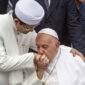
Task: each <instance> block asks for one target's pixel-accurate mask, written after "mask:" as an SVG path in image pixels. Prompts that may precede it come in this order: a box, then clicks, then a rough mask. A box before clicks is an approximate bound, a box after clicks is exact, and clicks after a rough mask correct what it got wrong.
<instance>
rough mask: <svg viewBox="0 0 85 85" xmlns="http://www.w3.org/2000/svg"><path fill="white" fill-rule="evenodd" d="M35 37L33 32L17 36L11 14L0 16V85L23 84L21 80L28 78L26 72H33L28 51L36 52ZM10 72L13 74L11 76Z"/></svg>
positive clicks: (31, 60) (31, 55)
mask: <svg viewBox="0 0 85 85" xmlns="http://www.w3.org/2000/svg"><path fill="white" fill-rule="evenodd" d="M36 35H37V34H36V32H35V31H33V32H30V33H28V34H22V33H19V34H18V33H17V30H16V27H15V25H14V22H13V18H12V13H11V12H10V13H8V14H5V15H0V85H9V82H10V83H11V82H12V83H14V84H15V83H16V82H22V83H23V78H24V79H26V77H27V76H28V73H27V70H28V69H31V71H35V70H34V64H33V59H34V55H33V53H29V54H28V50H29V48H31V49H34V50H36V45H35V38H36ZM21 69H24V70H21ZM15 70H19V72H18V71H15ZM12 71H13V72H14V74H11V73H12ZM22 73H24V75H22ZM22 77H23V78H22Z"/></svg>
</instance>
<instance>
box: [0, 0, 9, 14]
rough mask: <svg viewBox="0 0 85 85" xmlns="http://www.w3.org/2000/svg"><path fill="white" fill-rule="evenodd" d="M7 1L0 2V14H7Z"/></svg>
mask: <svg viewBox="0 0 85 85" xmlns="http://www.w3.org/2000/svg"><path fill="white" fill-rule="evenodd" d="M7 5H8V0H0V14H5V13H6V12H7Z"/></svg>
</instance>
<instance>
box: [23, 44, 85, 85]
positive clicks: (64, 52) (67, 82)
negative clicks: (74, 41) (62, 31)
mask: <svg viewBox="0 0 85 85" xmlns="http://www.w3.org/2000/svg"><path fill="white" fill-rule="evenodd" d="M68 49H69V48H67V49H66V47H64V46H60V48H59V51H58V53H57V55H56V56H55V58H54V59H53V61H52V62H51V63H50V65H49V67H48V69H47V71H46V72H45V74H44V76H43V79H42V80H41V81H39V83H38V81H37V83H36V81H29V79H30V78H28V80H26V82H25V84H24V85H85V63H84V62H83V60H82V59H81V57H80V56H75V57H73V56H72V53H70V52H69V50H68ZM31 78H32V76H31ZM33 78H34V77H33ZM40 82H41V83H40Z"/></svg>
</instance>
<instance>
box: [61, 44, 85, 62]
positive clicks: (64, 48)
mask: <svg viewBox="0 0 85 85" xmlns="http://www.w3.org/2000/svg"><path fill="white" fill-rule="evenodd" d="M60 48H61V49H63V50H66V51H68V52H71V53H72V54H73V56H75V55H79V56H80V57H81V58H82V60H83V61H84V62H85V57H84V55H83V54H82V53H81V52H79V51H78V50H76V49H74V48H71V47H67V46H64V45H61V46H60Z"/></svg>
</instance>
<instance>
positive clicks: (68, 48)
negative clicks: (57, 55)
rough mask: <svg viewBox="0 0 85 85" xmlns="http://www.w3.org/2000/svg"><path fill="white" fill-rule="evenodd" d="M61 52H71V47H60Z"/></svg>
mask: <svg viewBox="0 0 85 85" xmlns="http://www.w3.org/2000/svg"><path fill="white" fill-rule="evenodd" d="M60 48H61V50H64V51H68V52H70V51H71V50H72V48H71V47H68V46H65V45H60Z"/></svg>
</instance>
